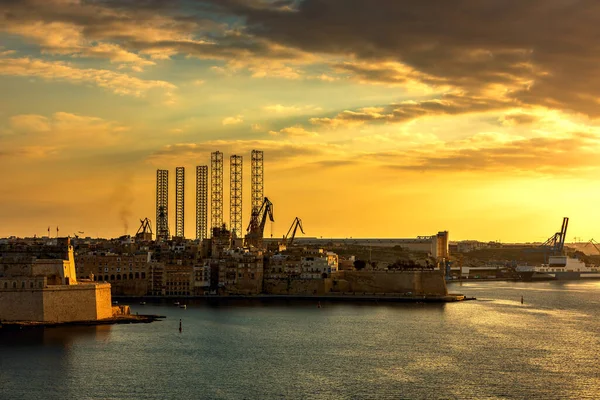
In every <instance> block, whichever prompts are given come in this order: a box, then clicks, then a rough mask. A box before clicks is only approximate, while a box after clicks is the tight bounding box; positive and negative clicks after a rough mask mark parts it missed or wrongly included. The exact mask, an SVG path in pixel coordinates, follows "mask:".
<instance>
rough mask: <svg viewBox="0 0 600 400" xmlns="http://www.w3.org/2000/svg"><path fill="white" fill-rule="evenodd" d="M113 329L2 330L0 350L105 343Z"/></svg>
mask: <svg viewBox="0 0 600 400" xmlns="http://www.w3.org/2000/svg"><path fill="white" fill-rule="evenodd" d="M111 329H112V327H111V326H110V325H101V326H71V327H57V328H26V329H20V330H13V329H10V330H8V329H0V348H3V347H6V348H15V347H16V348H18V347H25V346H50V347H64V348H69V347H71V346H72V345H73V343H74V342H76V341H81V340H85V341H89V340H96V341H105V340H107V339H108V337H109V336H110V332H111Z"/></svg>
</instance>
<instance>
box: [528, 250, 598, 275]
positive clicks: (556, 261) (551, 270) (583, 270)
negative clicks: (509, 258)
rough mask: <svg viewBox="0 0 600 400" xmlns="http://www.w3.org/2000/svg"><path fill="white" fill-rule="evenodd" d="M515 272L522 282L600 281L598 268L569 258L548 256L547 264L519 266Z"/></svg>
mask: <svg viewBox="0 0 600 400" xmlns="http://www.w3.org/2000/svg"><path fill="white" fill-rule="evenodd" d="M516 271H517V273H519V275H520V276H521V279H522V280H524V281H540V280H577V279H600V267H598V266H597V265H586V264H585V263H584V262H583V261H581V260H579V259H577V258H572V257H569V256H550V257H548V264H542V265H539V266H533V265H520V266H517V268H516Z"/></svg>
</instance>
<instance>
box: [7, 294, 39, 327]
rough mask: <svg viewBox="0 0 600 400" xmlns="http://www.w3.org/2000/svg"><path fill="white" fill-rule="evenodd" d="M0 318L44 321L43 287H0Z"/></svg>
mask: <svg viewBox="0 0 600 400" xmlns="http://www.w3.org/2000/svg"><path fill="white" fill-rule="evenodd" d="M0 320H5V321H43V320H44V304H43V295H42V290H41V289H9V290H2V289H0Z"/></svg>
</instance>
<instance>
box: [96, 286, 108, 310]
mask: <svg viewBox="0 0 600 400" xmlns="http://www.w3.org/2000/svg"><path fill="white" fill-rule="evenodd" d="M110 317H112V296H111V293H110V284H101V285H96V318H97V319H104V318H110Z"/></svg>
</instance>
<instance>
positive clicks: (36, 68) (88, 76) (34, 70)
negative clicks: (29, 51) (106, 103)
mask: <svg viewBox="0 0 600 400" xmlns="http://www.w3.org/2000/svg"><path fill="white" fill-rule="evenodd" d="M0 75H9V76H33V77H39V78H43V79H46V80H60V81H67V82H71V83H90V84H94V85H96V86H98V87H101V88H105V89H108V90H110V91H111V92H113V93H116V94H120V95H129V96H137V97H141V96H144V95H145V94H146V93H147V92H149V91H150V90H153V89H161V90H163V91H165V92H166V93H167V94H169V93H171V91H173V90H174V89H176V86H175V85H173V84H172V83H169V82H166V81H159V80H144V79H140V78H136V77H133V76H130V75H127V74H123V73H119V72H113V71H109V70H106V69H93V68H87V69H81V68H76V67H74V66H72V65H71V64H68V63H64V62H59V61H44V60H40V59H35V58H29V57H22V58H3V57H0Z"/></svg>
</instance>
